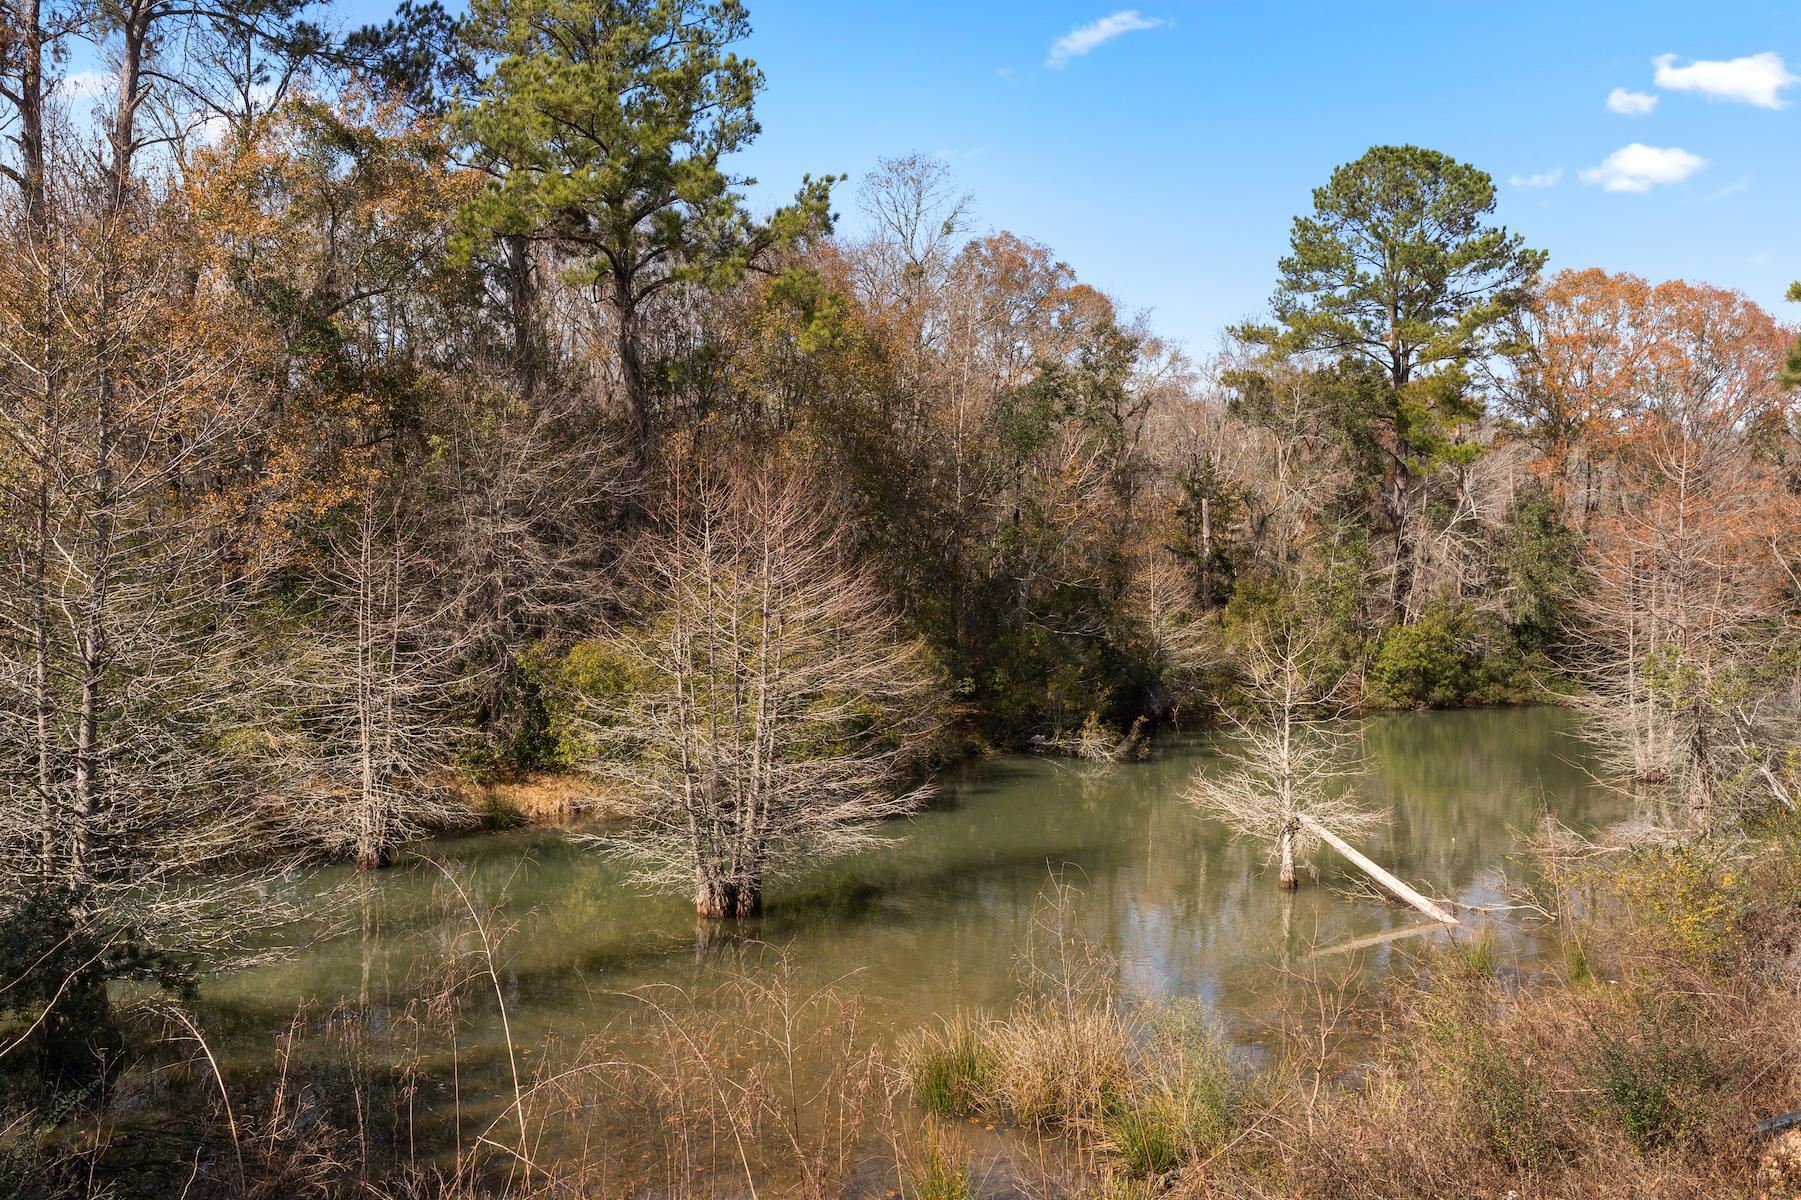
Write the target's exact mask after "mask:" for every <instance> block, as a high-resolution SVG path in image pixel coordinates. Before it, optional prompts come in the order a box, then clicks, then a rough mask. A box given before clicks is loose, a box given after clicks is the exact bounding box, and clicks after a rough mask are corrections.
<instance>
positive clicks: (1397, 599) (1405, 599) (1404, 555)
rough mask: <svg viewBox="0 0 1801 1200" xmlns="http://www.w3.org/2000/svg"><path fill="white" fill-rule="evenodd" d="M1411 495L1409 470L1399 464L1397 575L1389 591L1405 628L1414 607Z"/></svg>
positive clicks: (1394, 495)
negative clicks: (1408, 513)
mask: <svg viewBox="0 0 1801 1200" xmlns="http://www.w3.org/2000/svg"><path fill="white" fill-rule="evenodd" d="M1411 491H1412V484H1411V480H1410V478H1409V476H1408V472H1407V468H1406V467H1405V466H1401V465H1398V464H1397V465H1396V467H1395V480H1394V487H1393V489H1392V492H1391V499H1390V500H1389V508H1390V510H1391V519H1392V520H1393V521H1394V525H1395V574H1394V582H1393V585H1392V587H1391V588H1390V591H1389V606H1390V608H1391V609H1392V610H1393V613H1394V617H1395V619H1396V620H1398V621H1400V622H1401V623H1403V624H1405V623H1406V622H1407V619H1408V617H1409V616H1410V615H1411V614H1410V610H1411V606H1412V603H1413V535H1412V532H1411V531H1410V530H1409V529H1408V528H1407V510H1408V493H1409V492H1411Z"/></svg>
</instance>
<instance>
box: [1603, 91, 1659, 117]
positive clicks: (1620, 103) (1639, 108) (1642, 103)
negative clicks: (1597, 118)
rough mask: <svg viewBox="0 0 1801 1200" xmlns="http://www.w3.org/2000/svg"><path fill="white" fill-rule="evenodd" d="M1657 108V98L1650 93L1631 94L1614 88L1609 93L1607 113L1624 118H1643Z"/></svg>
mask: <svg viewBox="0 0 1801 1200" xmlns="http://www.w3.org/2000/svg"><path fill="white" fill-rule="evenodd" d="M1656 107H1657V97H1656V96H1653V95H1651V94H1650V93H1648V92H1629V91H1627V90H1626V89H1625V88H1614V89H1613V91H1611V92H1608V93H1607V111H1608V112H1614V113H1619V114H1620V115H1621V116H1622V117H1642V116H1644V115H1645V114H1646V113H1648V112H1650V111H1651V110H1652V109H1654V108H1656Z"/></svg>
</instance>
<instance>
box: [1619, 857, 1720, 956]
mask: <svg viewBox="0 0 1801 1200" xmlns="http://www.w3.org/2000/svg"><path fill="white" fill-rule="evenodd" d="M1606 883H1607V887H1608V890H1609V891H1610V892H1611V893H1612V894H1613V895H1614V896H1616V897H1617V898H1619V899H1621V900H1623V901H1624V902H1625V903H1626V904H1627V905H1628V906H1629V907H1630V909H1631V911H1632V913H1633V915H1634V918H1635V919H1636V920H1637V922H1638V923H1639V928H1640V930H1641V933H1642V936H1644V937H1645V939H1646V941H1647V942H1648V944H1649V945H1651V946H1653V947H1655V948H1656V949H1659V950H1662V951H1665V952H1666V953H1672V954H1675V955H1677V956H1680V957H1681V958H1683V959H1685V960H1687V961H1688V962H1690V963H1692V964H1694V965H1696V966H1698V967H1702V968H1704V969H1706V970H1712V971H1720V972H1727V971H1731V970H1733V969H1735V967H1736V963H1737V957H1736V956H1737V952H1738V947H1739V945H1740V926H1741V923H1742V922H1743V920H1744V919H1745V916H1746V914H1747V911H1748V909H1749V908H1750V907H1751V904H1752V901H1753V896H1752V893H1751V892H1750V891H1749V890H1748V886H1747V882H1746V880H1745V878H1744V876H1743V875H1742V874H1741V873H1740V872H1739V871H1737V870H1735V869H1733V868H1732V866H1731V865H1729V864H1727V863H1723V862H1722V861H1720V858H1719V851H1718V850H1717V849H1716V848H1715V847H1713V846H1711V845H1709V844H1706V843H1697V844H1691V845H1684V846H1676V847H1672V848H1669V849H1663V848H1651V849H1647V850H1642V851H1640V852H1638V853H1637V854H1634V855H1633V856H1632V858H1631V859H1630V860H1629V861H1627V862H1624V863H1622V864H1620V865H1619V866H1618V868H1617V869H1615V870H1614V871H1613V872H1612V873H1611V874H1610V875H1609V876H1608V877H1607V880H1606Z"/></svg>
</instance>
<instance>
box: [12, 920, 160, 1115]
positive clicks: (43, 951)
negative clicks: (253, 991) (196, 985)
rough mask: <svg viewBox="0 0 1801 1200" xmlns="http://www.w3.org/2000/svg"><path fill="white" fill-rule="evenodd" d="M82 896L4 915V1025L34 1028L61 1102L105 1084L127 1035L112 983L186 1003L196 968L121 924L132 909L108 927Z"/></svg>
mask: <svg viewBox="0 0 1801 1200" xmlns="http://www.w3.org/2000/svg"><path fill="white" fill-rule="evenodd" d="M94 908H95V906H94V905H93V904H92V902H91V901H90V900H89V899H88V898H87V896H85V895H84V893H83V892H82V891H81V890H80V889H78V888H75V887H71V886H66V885H54V886H42V887H38V888H36V889H34V890H32V891H29V892H26V893H24V894H22V895H20V896H18V897H17V898H16V899H15V900H14V902H13V903H12V904H11V906H10V907H8V908H7V909H5V910H4V911H0V978H4V979H5V980H7V985H6V986H5V987H4V988H0V1026H6V1025H12V1024H14V1023H15V1022H16V1023H17V1025H18V1027H19V1028H21V1029H23V1028H26V1027H30V1028H32V1029H33V1031H34V1032H33V1038H32V1040H33V1042H34V1043H35V1047H36V1050H37V1059H38V1070H39V1074H40V1076H41V1079H42V1083H43V1086H44V1090H45V1093H46V1094H47V1095H49V1096H52V1097H56V1096H60V1095H62V1094H63V1093H64V1092H66V1091H67V1090H68V1089H70V1088H77V1089H80V1088H87V1087H90V1086H92V1085H93V1084H94V1083H95V1082H96V1081H97V1080H99V1079H101V1078H102V1077H103V1071H104V1070H105V1069H106V1068H107V1067H108V1066H110V1065H111V1060H112V1059H113V1057H114V1056H115V1055H116V1053H117V1051H118V1048H119V1045H120V1036H119V1031H118V1029H117V1028H116V1026H115V1024H114V1021H113V1014H112V1008H111V1005H110V1004H109V1002H108V999H107V984H108V983H109V982H112V981H128V980H130V981H138V982H143V983H149V984H152V985H154V986H157V987H161V988H166V989H168V990H171V991H174V992H176V993H177V994H181V995H185V994H187V993H188V992H189V991H191V989H192V985H193V980H194V972H193V968H192V964H190V963H188V962H186V961H184V960H183V959H181V958H179V957H177V956H175V955H173V954H170V953H168V952H165V951H161V950H158V949H156V948H154V947H153V946H152V945H151V944H150V943H149V941H148V939H146V938H145V937H144V936H143V935H142V932H141V931H140V930H139V929H137V928H134V927H132V926H131V925H128V924H123V923H122V922H123V921H126V920H129V919H130V918H131V917H132V916H133V915H134V914H133V913H132V910H131V908H130V906H129V905H124V906H121V907H120V908H118V909H117V910H116V911H110V912H108V913H107V914H106V916H105V918H104V919H102V918H100V917H97V916H95V915H94V913H93V910H94Z"/></svg>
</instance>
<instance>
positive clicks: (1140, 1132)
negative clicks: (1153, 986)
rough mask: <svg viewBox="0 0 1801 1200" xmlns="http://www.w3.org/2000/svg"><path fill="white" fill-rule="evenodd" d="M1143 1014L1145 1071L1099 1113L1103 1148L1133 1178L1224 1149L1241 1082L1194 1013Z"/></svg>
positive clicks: (1215, 1035)
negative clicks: (1147, 1067) (1145, 1024)
mask: <svg viewBox="0 0 1801 1200" xmlns="http://www.w3.org/2000/svg"><path fill="white" fill-rule="evenodd" d="M1148 1019H1149V1021H1150V1036H1149V1038H1148V1046H1147V1050H1146V1061H1147V1063H1149V1064H1151V1071H1150V1073H1149V1075H1148V1076H1147V1077H1146V1078H1144V1079H1142V1080H1140V1081H1139V1082H1138V1083H1137V1084H1136V1085H1135V1086H1133V1087H1131V1088H1129V1089H1127V1090H1125V1091H1124V1092H1119V1093H1116V1094H1114V1095H1113V1096H1112V1097H1110V1098H1109V1099H1108V1101H1107V1102H1106V1104H1105V1105H1104V1106H1103V1108H1102V1110H1101V1131H1102V1134H1103V1136H1104V1137H1105V1139H1106V1144H1107V1147H1108V1149H1110V1150H1111V1151H1112V1152H1113V1153H1114V1154H1115V1155H1117V1156H1118V1157H1119V1159H1120V1165H1121V1166H1122V1167H1124V1168H1125V1170H1126V1172H1127V1173H1128V1174H1131V1175H1136V1176H1152V1175H1164V1174H1167V1173H1169V1172H1170V1171H1174V1170H1176V1169H1177V1168H1178V1167H1180V1166H1182V1165H1183V1164H1184V1163H1186V1162H1188V1161H1190V1160H1192V1159H1194V1158H1197V1157H1204V1156H1206V1155H1209V1154H1212V1153H1214V1152H1215V1151H1217V1150H1218V1149H1219V1148H1220V1147H1221V1146H1223V1145H1224V1144H1225V1143H1226V1141H1227V1139H1228V1137H1229V1136H1230V1134H1231V1130H1232V1117H1233V1109H1234V1108H1235V1107H1236V1105H1237V1102H1238V1099H1239V1096H1238V1093H1239V1091H1240V1090H1241V1086H1242V1085H1241V1084H1240V1081H1239V1080H1238V1078H1237V1075H1236V1073H1235V1072H1234V1071H1233V1069H1232V1065H1231V1062H1230V1059H1229V1058H1228V1057H1227V1054H1226V1051H1225V1047H1224V1044H1223V1042H1222V1041H1221V1038H1220V1034H1219V1031H1218V1029H1217V1028H1215V1027H1214V1026H1213V1025H1212V1024H1211V1023H1210V1022H1208V1021H1206V1020H1205V1019H1204V1018H1202V1017H1201V1015H1200V1014H1199V1012H1198V1011H1197V1010H1195V1009H1193V1008H1191V1007H1188V1006H1171V1007H1168V1008H1164V1009H1161V1010H1157V1011H1155V1012H1153V1013H1152V1014H1150V1016H1149V1018H1148Z"/></svg>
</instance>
